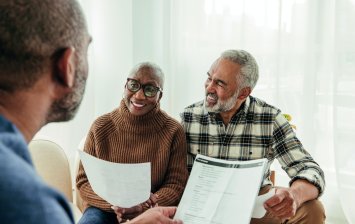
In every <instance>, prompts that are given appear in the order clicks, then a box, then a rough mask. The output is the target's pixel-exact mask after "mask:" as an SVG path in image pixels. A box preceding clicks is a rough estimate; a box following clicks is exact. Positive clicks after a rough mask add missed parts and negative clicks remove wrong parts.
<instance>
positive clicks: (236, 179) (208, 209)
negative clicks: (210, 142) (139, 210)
mask: <svg viewBox="0 0 355 224" xmlns="http://www.w3.org/2000/svg"><path fill="white" fill-rule="evenodd" d="M266 163H267V160H266V159H259V160H251V161H226V160H220V159H215V158H210V157H207V156H203V155H197V157H196V159H195V162H194V166H193V169H192V171H191V174H190V177H189V180H188V183H187V186H186V188H185V191H184V194H183V197H182V199H181V201H180V204H179V207H178V209H177V212H176V215H175V217H174V219H180V220H182V221H183V222H184V224H209V223H211V224H212V223H213V224H235V223H238V224H249V223H250V219H251V215H252V212H253V208H254V204H255V202H256V198H257V195H258V193H259V188H260V184H261V183H262V179H263V175H264V169H265V167H266ZM271 196H272V194H270V195H269V196H268V197H271ZM262 200H263V201H265V200H266V199H265V198H263V199H262ZM259 204H260V203H259ZM262 210H263V209H260V211H259V212H258V216H260V215H261V216H263V211H262ZM260 213H261V214H260ZM264 213H265V210H264Z"/></svg>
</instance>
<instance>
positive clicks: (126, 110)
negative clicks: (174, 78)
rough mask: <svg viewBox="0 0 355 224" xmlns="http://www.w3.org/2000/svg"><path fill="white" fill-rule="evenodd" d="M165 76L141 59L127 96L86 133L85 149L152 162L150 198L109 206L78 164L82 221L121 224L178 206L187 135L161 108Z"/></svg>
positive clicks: (123, 160)
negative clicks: (148, 212) (149, 211)
mask: <svg viewBox="0 0 355 224" xmlns="http://www.w3.org/2000/svg"><path fill="white" fill-rule="evenodd" d="M163 83H164V74H163V72H162V70H161V69H160V68H159V67H158V66H157V65H155V64H152V63H141V64H138V65H137V66H136V67H134V68H133V69H132V71H131V72H130V75H129V76H128V78H127V82H126V85H125V91H124V99H123V100H122V101H121V104H120V106H119V107H118V108H117V109H115V110H113V111H112V112H110V113H108V114H105V115H103V116H101V117H99V118H97V119H96V121H95V122H94V123H93V125H92V126H91V129H90V131H89V133H88V136H87V139H86V142H85V147H84V151H85V152H87V153H89V154H91V155H93V156H95V157H97V158H100V159H103V160H107V161H111V162H115V163H144V162H151V169H152V170H151V178H152V179H151V191H152V194H151V197H150V199H149V200H148V201H147V202H145V203H142V204H139V205H137V206H134V207H132V208H129V209H121V208H115V210H113V209H112V208H111V206H112V205H111V204H109V203H108V202H107V201H105V200H103V199H102V198H100V197H99V196H98V195H96V194H95V192H94V191H93V190H92V188H91V186H90V183H89V181H88V179H87V176H86V174H85V171H84V169H83V166H82V165H80V168H79V172H78V175H77V178H76V186H77V188H78V189H79V191H80V195H81V197H82V198H83V201H84V208H85V211H84V214H83V216H82V218H81V220H80V222H79V223H117V218H116V214H115V212H116V213H117V214H118V217H121V218H123V219H130V218H132V217H135V216H137V215H139V214H140V213H142V212H143V211H144V210H147V209H148V208H149V207H151V206H152V205H154V204H155V203H158V204H159V205H162V206H174V205H177V204H178V202H179V200H180V198H181V196H182V193H183V190H184V187H185V184H186V181H187V178H188V172H187V165H186V157H187V155H186V149H187V146H186V139H185V134H184V131H183V129H182V126H181V125H180V124H179V122H177V121H176V120H175V119H173V118H172V117H170V116H169V115H167V114H166V113H165V112H164V111H162V110H161V109H160V106H159V101H160V99H161V98H162V96H163V90H162V89H163Z"/></svg>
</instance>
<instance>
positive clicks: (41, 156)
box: [29, 139, 82, 220]
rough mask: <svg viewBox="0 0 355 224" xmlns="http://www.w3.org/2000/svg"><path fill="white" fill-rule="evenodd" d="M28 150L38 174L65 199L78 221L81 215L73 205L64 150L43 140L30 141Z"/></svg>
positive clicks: (70, 179) (69, 175)
mask: <svg viewBox="0 0 355 224" xmlns="http://www.w3.org/2000/svg"><path fill="white" fill-rule="evenodd" d="M29 149H30V153H31V156H32V160H33V164H34V166H35V169H36V170H37V172H38V174H39V175H40V176H41V177H42V178H43V180H44V181H45V182H46V183H47V184H48V185H49V186H52V187H53V188H55V189H57V190H58V191H59V192H61V193H62V194H63V195H64V196H65V197H66V198H67V200H68V201H69V202H70V204H71V207H72V211H73V214H74V218H75V220H79V218H80V217H81V215H82V214H81V212H80V210H79V209H78V208H77V207H76V206H75V205H74V204H73V192H72V182H71V181H72V177H71V173H70V167H69V162H68V158H67V156H66V154H65V152H64V150H63V149H62V148H61V147H60V146H59V145H58V144H56V143H54V142H52V141H50V140H45V139H34V140H32V141H31V142H30V144H29Z"/></svg>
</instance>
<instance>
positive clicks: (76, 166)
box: [73, 137, 86, 212]
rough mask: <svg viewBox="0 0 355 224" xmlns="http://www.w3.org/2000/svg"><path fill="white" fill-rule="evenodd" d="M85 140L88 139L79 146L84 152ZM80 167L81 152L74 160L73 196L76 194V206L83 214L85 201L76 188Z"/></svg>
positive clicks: (77, 153)
mask: <svg viewBox="0 0 355 224" xmlns="http://www.w3.org/2000/svg"><path fill="white" fill-rule="evenodd" d="M85 140H86V137H84V138H82V139H81V141H80V143H79V145H78V150H81V151H83V150H84V145H85ZM79 165H80V157H79V152H78V151H76V152H75V159H74V167H73V194H74V204H75V205H76V206H77V207H78V208H79V210H80V211H81V212H83V199H82V198H81V197H80V192H79V190H78V189H77V188H76V176H77V174H78V171H79Z"/></svg>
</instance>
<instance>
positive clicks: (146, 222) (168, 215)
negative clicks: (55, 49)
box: [127, 207, 183, 224]
mask: <svg viewBox="0 0 355 224" xmlns="http://www.w3.org/2000/svg"><path fill="white" fill-rule="evenodd" d="M175 212H176V207H155V208H151V209H148V210H147V211H146V212H144V213H143V214H141V215H139V216H137V217H136V218H135V219H133V220H131V221H129V222H127V224H182V223H183V222H182V221H180V220H172V217H173V216H174V214H175Z"/></svg>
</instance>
